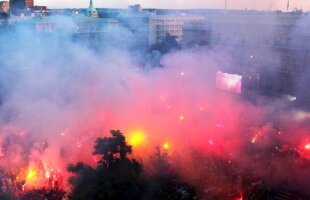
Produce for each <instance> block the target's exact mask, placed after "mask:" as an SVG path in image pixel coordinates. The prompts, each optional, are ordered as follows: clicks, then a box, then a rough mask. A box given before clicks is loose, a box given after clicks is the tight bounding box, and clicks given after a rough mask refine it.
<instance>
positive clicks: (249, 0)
mask: <svg viewBox="0 0 310 200" xmlns="http://www.w3.org/2000/svg"><path fill="white" fill-rule="evenodd" d="M137 3H139V4H141V5H142V7H143V8H175V9H180V8H181V9H183V8H185V9H186V8H215V9H218V8H224V4H225V0H94V5H95V7H100V8H126V7H127V6H128V5H132V4H137ZM35 4H36V5H46V6H48V7H49V8H83V7H87V6H88V4H89V0H35ZM227 7H228V8H230V9H246V8H247V9H253V8H255V9H257V10H268V9H271V10H286V7H287V0H227ZM295 8H297V9H302V10H310V1H309V0H290V8H289V10H293V9H295Z"/></svg>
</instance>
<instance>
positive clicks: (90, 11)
mask: <svg viewBox="0 0 310 200" xmlns="http://www.w3.org/2000/svg"><path fill="white" fill-rule="evenodd" d="M86 15H87V16H88V17H96V18H97V17H98V12H97V10H96V8H95V7H94V4H93V0H90V1H89V7H88V8H87V10H86Z"/></svg>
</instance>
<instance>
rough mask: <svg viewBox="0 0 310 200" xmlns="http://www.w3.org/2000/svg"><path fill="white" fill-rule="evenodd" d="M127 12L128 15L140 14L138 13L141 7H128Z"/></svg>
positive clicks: (136, 5) (137, 5)
mask: <svg viewBox="0 0 310 200" xmlns="http://www.w3.org/2000/svg"><path fill="white" fill-rule="evenodd" d="M128 12H129V13H140V12H142V7H141V5H140V4H135V5H132V6H128Z"/></svg>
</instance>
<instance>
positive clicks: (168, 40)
mask: <svg viewBox="0 0 310 200" xmlns="http://www.w3.org/2000/svg"><path fill="white" fill-rule="evenodd" d="M180 49H181V46H180V44H179V43H178V41H177V38H176V36H173V35H170V34H168V35H166V37H165V39H164V40H163V41H162V42H160V43H157V44H154V45H152V46H151V47H150V50H151V51H159V52H160V53H161V54H166V53H169V52H170V51H173V50H174V51H175V50H180Z"/></svg>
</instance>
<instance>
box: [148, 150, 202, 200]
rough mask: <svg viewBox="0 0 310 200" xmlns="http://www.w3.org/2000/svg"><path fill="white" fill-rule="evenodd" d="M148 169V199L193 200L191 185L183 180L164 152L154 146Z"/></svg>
mask: <svg viewBox="0 0 310 200" xmlns="http://www.w3.org/2000/svg"><path fill="white" fill-rule="evenodd" d="M149 164H150V169H149V174H147V184H148V186H147V198H146V199H148V200H157V199H162V200H193V199H197V198H198V197H197V195H196V192H195V190H194V189H193V187H192V186H191V185H189V184H187V183H186V182H184V181H183V180H182V178H181V176H180V174H179V173H178V172H177V170H175V169H174V167H173V166H172V165H171V162H170V158H169V156H168V154H167V153H166V152H162V151H161V149H160V147H156V149H155V153H154V154H153V155H152V156H151V157H150V160H149Z"/></svg>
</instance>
